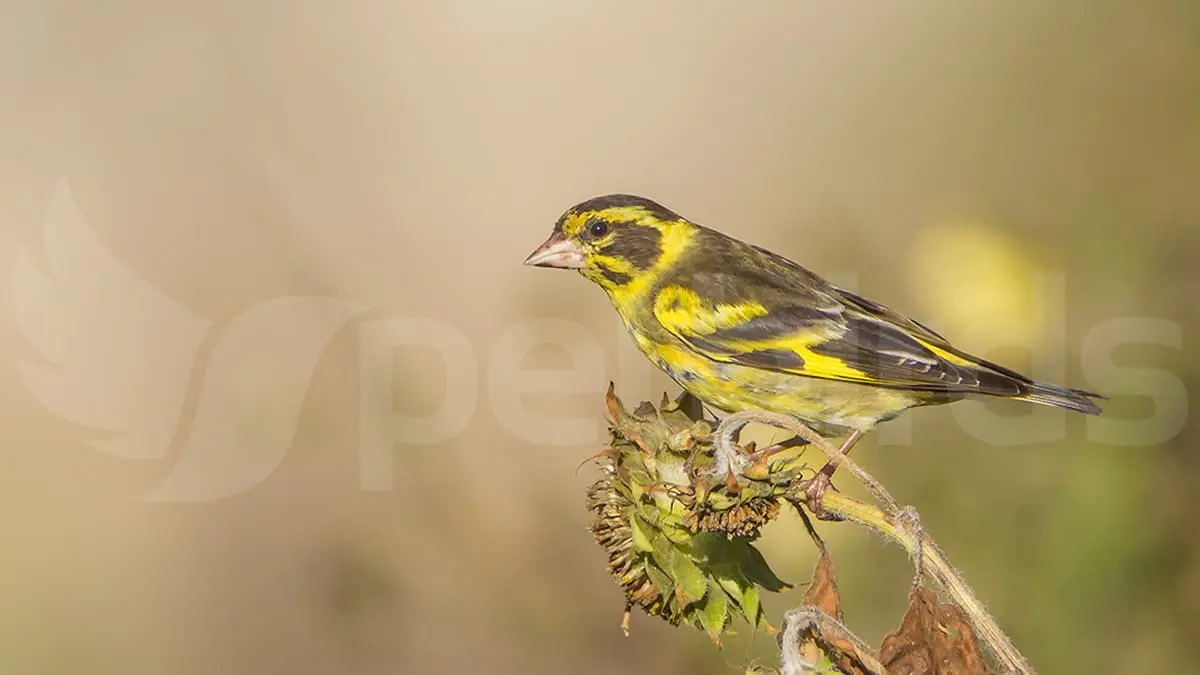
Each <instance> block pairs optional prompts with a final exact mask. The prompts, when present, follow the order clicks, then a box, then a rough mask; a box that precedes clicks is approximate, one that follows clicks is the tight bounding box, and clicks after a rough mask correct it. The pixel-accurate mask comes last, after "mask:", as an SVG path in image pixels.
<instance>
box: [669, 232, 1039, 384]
mask: <svg viewBox="0 0 1200 675" xmlns="http://www.w3.org/2000/svg"><path fill="white" fill-rule="evenodd" d="M728 242H729V243H727V244H723V245H722V242H712V245H711V248H710V249H709V250H705V251H702V252H700V253H699V254H698V255H696V256H695V257H694V258H693V259H692V260H689V261H688V264H687V265H683V266H681V268H680V270H679V271H678V272H677V273H676V274H674V275H672V276H671V277H670V278H665V279H664V280H663V282H662V284H661V285H660V287H659V289H658V290H657V293H656V296H655V299H654V315H655V317H656V318H657V319H658V321H659V323H660V324H662V326H663V327H664V328H665V329H666V330H667V331H669V332H670V333H671V334H672V335H674V336H675V337H676V338H678V339H679V340H681V341H683V342H684V343H686V344H687V345H688V346H689V347H690V348H692V349H693V350H695V351H696V352H698V353H700V354H702V355H704V356H706V357H708V358H710V359H712V360H714V361H719V362H725V363H734V364H738V365H743V366H749V367H753V368H763V369H767V370H775V371H780V372H787V373H793V374H796V375H805V376H809V377H817V378H824V379H830V380H841V381H846V382H859V383H866V384H876V385H881V386H888V387H900V388H907V389H919V390H928V391H944V392H964V393H967V392H974V393H985V394H993V395H998V396H1019V395H1021V394H1022V393H1023V391H1024V388H1023V386H1022V385H1023V384H1025V383H1028V382H1029V380H1028V379H1026V378H1023V377H1021V376H1020V375H1017V374H1016V373H1011V372H1010V371H1001V370H996V369H993V368H991V367H990V365H991V364H985V362H982V361H980V360H978V359H975V358H972V357H970V356H969V355H966V354H964V353H962V352H959V351H957V350H955V349H953V348H952V347H950V346H949V345H948V344H947V343H946V341H945V339H943V338H942V337H941V336H940V335H938V334H937V333H935V332H933V331H932V330H929V329H928V328H926V327H924V326H922V325H920V324H918V323H917V322H915V321H912V320H911V319H908V318H906V317H903V316H902V315H900V314H898V313H896V312H893V311H891V310H889V309H888V308H886V307H884V306H883V305H880V304H878V303H874V302H871V301H869V300H866V299H865V298H861V297H859V296H857V295H854V294H852V293H849V292H846V291H843V290H841V289H838V288H836V287H834V286H832V285H831V284H829V283H828V282H826V281H825V280H823V279H821V278H820V277H818V276H817V275H815V274H813V273H812V272H810V271H808V270H806V269H804V268H802V267H800V266H799V265H796V264H795V263H793V262H791V261H789V260H787V259H784V258H781V257H779V256H777V255H775V254H772V253H770V252H769V251H765V250H763V249H759V248H756V247H751V246H748V245H745V244H742V243H741V242H737V241H735V240H728Z"/></svg>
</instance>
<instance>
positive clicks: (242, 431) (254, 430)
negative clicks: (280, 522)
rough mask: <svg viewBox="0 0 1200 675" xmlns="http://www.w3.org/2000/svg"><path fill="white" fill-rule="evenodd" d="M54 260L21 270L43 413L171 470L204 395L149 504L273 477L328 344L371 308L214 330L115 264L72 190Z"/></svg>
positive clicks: (224, 491) (262, 309)
mask: <svg viewBox="0 0 1200 675" xmlns="http://www.w3.org/2000/svg"><path fill="white" fill-rule="evenodd" d="M44 259H45V265H44V267H43V266H42V265H39V264H38V262H36V257H35V256H33V255H31V254H30V253H28V252H26V251H19V252H18V255H17V259H16V262H15V266H14V268H13V305H14V308H15V311H16V322H17V325H18V326H19V328H20V330H21V332H22V333H23V335H24V337H25V339H26V340H27V341H28V342H29V345H30V346H31V347H32V348H33V350H34V351H36V352H37V353H38V355H39V356H40V357H42V358H41V359H38V358H28V359H24V360H21V361H20V362H18V363H17V373H18V375H19V377H20V379H21V380H22V382H24V384H25V386H26V387H28V388H29V390H30V391H31V392H32V393H33V395H34V396H35V397H36V398H37V399H38V400H39V401H40V402H41V404H42V405H43V406H45V407H46V408H47V409H48V410H50V411H52V412H54V413H55V414H56V415H58V416H59V417H61V418H63V419H65V420H67V421H69V422H71V423H74V424H78V425H81V426H85V427H91V428H94V429H97V430H103V431H104V432H106V434H105V437H103V438H96V439H92V440H89V441H88V442H89V444H90V445H92V446H93V447H95V448H97V449H99V450H102V451H104V452H108V453H112V454H114V455H117V456H120V457H125V458H128V459H142V460H148V459H163V458H165V457H166V456H167V455H168V452H169V451H170V450H171V449H172V447H173V440H174V439H175V436H176V434H177V431H178V429H179V425H180V422H181V421H182V420H181V418H182V417H183V412H184V411H185V409H187V407H188V406H186V405H185V404H186V403H187V401H188V394H189V393H190V392H192V391H193V390H195V391H196V392H197V395H196V396H195V397H194V399H195V401H196V402H195V406H194V413H193V416H192V418H191V424H190V425H188V432H187V434H186V436H185V437H184V438H182V439H181V440H180V441H179V443H178V454H177V457H176V460H175V462H174V464H173V466H172V467H171V469H170V470H169V471H168V472H167V474H166V476H165V477H164V478H163V479H162V481H161V482H160V483H159V484H158V485H157V486H155V487H153V488H151V489H150V490H149V491H148V492H147V493H146V494H145V495H143V498H144V499H147V500H151V501H170V502H197V501H210V500H214V499H220V498H222V497H227V496H231V495H234V494H238V493H240V492H243V491H245V490H247V489H249V488H250V487H253V486H254V485H257V484H258V483H260V482H261V481H263V480H264V479H265V478H266V477H267V476H269V475H270V473H271V472H272V471H274V469H275V468H276V467H277V466H278V465H279V463H280V462H282V461H283V458H284V456H285V455H286V454H287V451H288V449H289V448H290V447H291V444H292V438H293V435H294V432H295V429H296V425H297V423H298V422H299V417H300V413H301V408H302V407H303V403H304V399H305V397H306V396H307V391H308V385H309V381H310V379H311V376H312V374H313V372H314V371H315V369H316V366H317V362H318V361H319V360H320V356H321V354H322V353H323V352H324V350H325V347H326V346H327V345H328V344H329V341H330V340H331V339H332V338H333V336H334V334H335V333H336V332H337V330H338V329H340V328H341V327H342V326H344V325H345V324H346V323H347V322H348V321H349V320H351V319H352V318H353V317H354V316H356V315H357V314H359V313H361V312H363V311H365V310H366V307H364V306H362V305H361V304H359V303H356V302H353V301H349V300H345V299H341V298H324V297H288V298H276V299H273V300H269V301H266V302H262V303H259V304H257V305H255V306H253V307H251V308H249V309H247V310H246V311H244V312H243V313H242V314H240V315H239V316H238V317H236V318H235V319H234V320H233V321H231V322H230V323H229V324H228V325H226V326H223V327H221V326H214V324H213V323H212V322H211V321H209V320H208V319H207V318H205V317H204V316H202V315H200V314H199V313H197V312H196V311H194V310H193V309H191V308H189V307H187V306H186V305H184V304H182V303H180V302H179V301H177V300H175V299H173V298H171V297H169V296H167V295H166V294H164V293H163V292H162V291H160V290H159V289H158V288H156V287H155V286H154V285H153V284H152V283H151V282H149V281H147V280H146V279H144V278H142V277H141V276H139V275H138V274H137V273H136V272H135V271H133V270H132V269H130V268H129V267H128V266H127V265H125V264H124V263H123V262H122V261H121V260H120V259H118V258H117V257H116V256H115V255H113V253H112V252H111V251H109V250H108V249H107V248H106V247H105V246H104V244H103V243H102V242H101V241H100V240H99V239H98V238H97V237H96V236H95V234H94V233H93V232H92V230H91V228H90V227H89V225H88V223H87V222H86V220H85V219H84V217H83V214H82V213H81V212H80V209H79V207H78V205H77V203H76V201H75V199H74V196H73V195H72V193H71V189H70V186H69V184H68V183H67V181H66V180H63V181H62V182H60V184H59V186H58V187H57V189H56V190H55V193H54V196H53V198H52V200H51V203H50V206H49V208H48V209H47V212H46V222H45V241H44ZM206 344H211V345H212V347H211V349H208V350H205V349H203V347H204V346H205V345H206Z"/></svg>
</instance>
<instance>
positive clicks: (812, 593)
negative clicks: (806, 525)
mask: <svg viewBox="0 0 1200 675" xmlns="http://www.w3.org/2000/svg"><path fill="white" fill-rule="evenodd" d="M804 604H805V605H811V606H813V607H816V608H817V609H819V610H821V611H822V612H824V613H825V614H826V615H827V616H830V617H833V618H834V619H837V620H838V621H841V620H842V601H841V598H840V597H839V596H838V589H837V580H836V578H835V576H834V570H833V559H832V558H830V557H829V551H826V550H825V547H824V546H822V547H821V557H820V558H819V559H818V560H817V567H816V569H814V570H813V576H812V583H811V584H809V586H808V590H807V591H806V592H805V593H804Z"/></svg>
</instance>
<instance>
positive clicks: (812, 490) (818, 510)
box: [804, 464, 844, 520]
mask: <svg viewBox="0 0 1200 675" xmlns="http://www.w3.org/2000/svg"><path fill="white" fill-rule="evenodd" d="M831 467H832V465H831V464H826V465H825V466H823V467H821V470H820V471H818V472H817V475H815V476H813V477H812V480H810V481H808V485H807V486H805V488H804V503H805V504H806V505H807V506H808V510H809V511H812V513H813V515H814V516H816V517H817V519H818V520H844V518H842V517H841V516H839V515H837V514H835V513H830V512H828V511H826V510H825V507H824V506H822V505H821V501H822V500H823V499H824V497H825V492H826V491H827V490H831V489H832V490H833V491H834V492H837V488H836V487H834V486H833V471H832V470H831Z"/></svg>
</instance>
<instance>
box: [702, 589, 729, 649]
mask: <svg viewBox="0 0 1200 675" xmlns="http://www.w3.org/2000/svg"><path fill="white" fill-rule="evenodd" d="M728 616H729V599H728V597H727V596H726V595H725V594H724V593H723V592H721V589H719V588H713V589H712V590H711V591H710V592H709V594H708V600H707V601H706V602H705V603H704V610H703V611H701V612H700V625H701V627H703V628H704V632H706V633H708V636H709V637H710V638H712V640H713V642H716V643H717V644H720V643H721V633H723V632H724V630H725V620H726V618H727V617H728Z"/></svg>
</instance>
